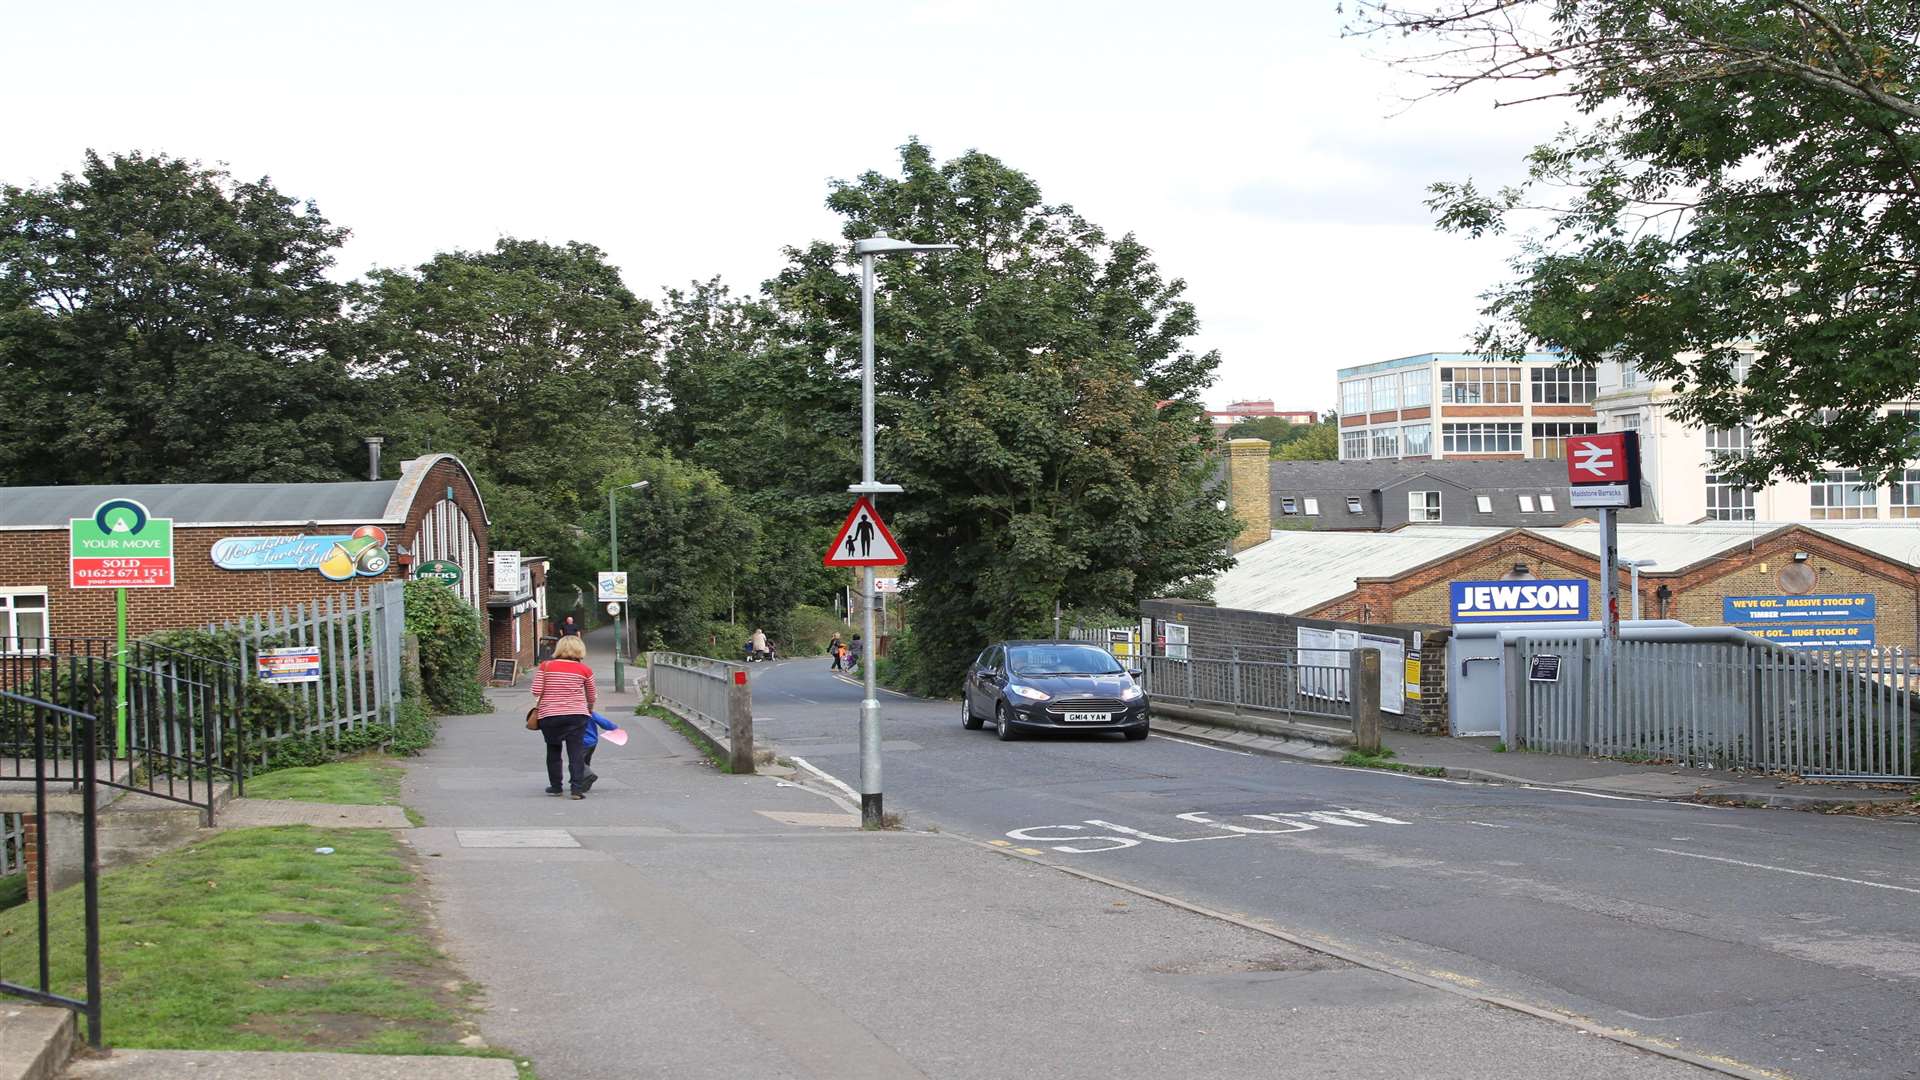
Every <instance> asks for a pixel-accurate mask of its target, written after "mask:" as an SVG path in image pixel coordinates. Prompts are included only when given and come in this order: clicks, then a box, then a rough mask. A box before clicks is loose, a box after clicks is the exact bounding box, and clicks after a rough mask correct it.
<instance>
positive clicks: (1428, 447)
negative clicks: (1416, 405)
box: [1400, 424, 1433, 457]
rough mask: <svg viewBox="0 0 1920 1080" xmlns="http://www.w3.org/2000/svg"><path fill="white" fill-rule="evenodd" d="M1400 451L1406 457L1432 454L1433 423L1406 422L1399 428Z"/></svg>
mask: <svg viewBox="0 0 1920 1080" xmlns="http://www.w3.org/2000/svg"><path fill="white" fill-rule="evenodd" d="M1400 452H1401V453H1402V454H1405V455H1406V456H1408V457H1431V456H1432V455H1433V425H1432V424H1408V425H1407V426H1406V427H1403V428H1401V429H1400Z"/></svg>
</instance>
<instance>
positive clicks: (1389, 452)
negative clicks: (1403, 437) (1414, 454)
mask: <svg viewBox="0 0 1920 1080" xmlns="http://www.w3.org/2000/svg"><path fill="white" fill-rule="evenodd" d="M1372 456H1373V457H1377V458H1395V457H1399V456H1400V429H1399V428H1390V427H1379V428H1374V429H1373V454H1372Z"/></svg>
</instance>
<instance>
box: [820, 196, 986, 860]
mask: <svg viewBox="0 0 1920 1080" xmlns="http://www.w3.org/2000/svg"><path fill="white" fill-rule="evenodd" d="M959 249H960V245H958V244H915V243H913V242H911V241H907V240H895V239H893V238H892V237H890V236H888V235H887V234H886V233H885V232H884V231H881V232H877V233H875V234H873V235H872V236H870V237H868V238H867V239H865V240H855V241H854V242H853V253H854V254H855V255H858V256H860V482H859V483H858V484H851V485H849V486H848V487H847V490H848V491H851V492H855V493H857V494H861V495H868V496H874V495H881V494H899V493H900V492H902V491H904V490H906V489H905V488H902V487H901V486H900V485H899V484H882V483H879V482H877V481H876V480H875V479H874V475H873V260H874V258H875V257H876V256H880V255H910V254H916V253H926V252H936V251H958V250H959ZM873 579H874V570H873V567H871V566H863V567H861V568H860V606H861V609H862V610H861V624H862V626H864V627H865V635H866V642H867V645H866V648H865V649H863V650H862V656H861V660H862V661H863V662H862V664H861V677H862V680H863V684H864V686H865V696H864V697H862V698H861V700H860V821H861V823H862V824H864V825H866V826H867V827H868V828H874V829H877V828H879V827H880V822H881V818H882V816H883V815H882V813H881V808H880V689H879V685H878V683H877V680H875V678H874V673H873V668H874V662H875V661H876V660H878V659H879V657H878V656H877V655H876V652H877V650H878V648H879V639H878V638H876V637H875V636H874V632H873V601H874V589H873Z"/></svg>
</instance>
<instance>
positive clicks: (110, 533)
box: [67, 499, 173, 757]
mask: <svg viewBox="0 0 1920 1080" xmlns="http://www.w3.org/2000/svg"><path fill="white" fill-rule="evenodd" d="M67 587H68V588H72V589H112V590H113V591H114V597H113V633H114V649H115V651H114V658H115V663H116V667H117V668H118V669H119V674H118V676H117V677H116V678H115V679H114V691H113V694H114V702H113V705H114V709H113V715H114V732H115V738H116V739H117V740H118V741H117V742H115V743H114V746H115V747H116V748H124V749H125V750H126V752H127V755H128V756H129V757H131V756H132V754H133V747H132V746H131V745H130V744H129V743H128V740H127V590H128V589H171V588H173V519H172V518H157V517H154V516H153V515H151V514H149V513H148V512H147V508H146V507H145V506H143V505H141V504H140V503H137V502H134V501H133V500H132V499H108V500H107V501H106V502H103V503H101V504H100V505H99V506H97V507H95V508H94V510H93V516H92V517H84V518H69V519H67Z"/></svg>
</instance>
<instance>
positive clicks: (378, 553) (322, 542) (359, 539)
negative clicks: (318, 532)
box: [212, 525, 391, 581]
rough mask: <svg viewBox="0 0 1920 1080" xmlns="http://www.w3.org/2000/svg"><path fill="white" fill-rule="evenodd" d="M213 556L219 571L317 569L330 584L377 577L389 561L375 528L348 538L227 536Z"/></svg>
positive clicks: (382, 533)
mask: <svg viewBox="0 0 1920 1080" xmlns="http://www.w3.org/2000/svg"><path fill="white" fill-rule="evenodd" d="M212 554H213V564H214V565H215V566H218V567H219V568H220V569H222V570H318V571H320V576H321V577H324V578H326V579H328V580H329V581H346V580H348V579H350V578H352V577H354V576H356V575H358V576H360V577H379V576H380V575H381V574H384V573H386V571H387V566H388V564H389V562H390V561H391V560H390V559H389V558H388V556H387V533H386V530H384V529H382V528H380V527H379V526H377V525H363V526H361V527H360V528H358V529H355V530H354V531H353V533H352V534H351V535H348V536H230V537H227V538H226V539H223V540H216V541H214V544H213V553H212Z"/></svg>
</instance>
